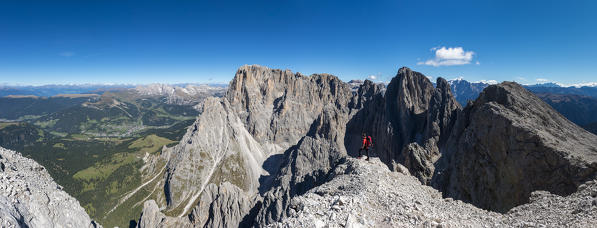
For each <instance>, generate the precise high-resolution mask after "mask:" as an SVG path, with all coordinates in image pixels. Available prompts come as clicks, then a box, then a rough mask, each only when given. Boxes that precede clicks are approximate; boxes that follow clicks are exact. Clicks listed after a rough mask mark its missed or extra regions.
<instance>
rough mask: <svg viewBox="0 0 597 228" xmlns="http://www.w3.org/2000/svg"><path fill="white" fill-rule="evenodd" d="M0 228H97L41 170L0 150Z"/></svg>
mask: <svg viewBox="0 0 597 228" xmlns="http://www.w3.org/2000/svg"><path fill="white" fill-rule="evenodd" d="M0 227H99V225H98V224H96V223H95V222H94V221H92V220H91V219H90V218H89V215H87V213H86V212H85V210H84V209H83V207H81V205H79V202H78V201H77V200H76V199H75V198H73V197H71V196H70V195H68V194H67V193H66V192H64V191H63V190H62V187H61V186H60V185H58V184H56V182H54V180H53V179H52V177H50V174H48V172H47V171H46V170H45V168H44V167H43V166H41V165H39V164H38V163H36V162H35V161H33V160H31V159H29V158H25V157H23V156H21V154H19V153H18V152H15V151H12V150H7V149H4V148H0Z"/></svg>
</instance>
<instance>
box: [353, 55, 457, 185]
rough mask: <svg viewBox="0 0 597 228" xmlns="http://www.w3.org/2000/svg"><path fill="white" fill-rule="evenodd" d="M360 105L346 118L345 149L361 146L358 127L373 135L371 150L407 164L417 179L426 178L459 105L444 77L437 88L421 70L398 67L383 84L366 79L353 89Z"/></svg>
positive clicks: (422, 180) (388, 161) (386, 159)
mask: <svg viewBox="0 0 597 228" xmlns="http://www.w3.org/2000/svg"><path fill="white" fill-rule="evenodd" d="M357 101H358V102H359V103H358V104H362V105H363V106H364V107H363V108H362V109H361V110H360V111H359V113H357V114H356V115H355V117H354V118H353V119H352V120H351V121H350V122H349V126H348V133H347V135H348V136H349V137H350V138H349V139H347V140H346V141H347V142H349V143H348V144H347V149H349V148H350V149H351V150H355V148H356V149H358V147H359V146H360V132H365V133H367V134H368V135H372V136H373V139H374V144H375V145H374V147H373V152H374V154H376V155H378V156H379V158H380V159H381V160H382V161H383V162H384V163H386V164H387V165H388V166H390V167H393V166H392V164H393V163H401V164H403V165H405V166H406V167H407V168H408V169H409V170H410V172H411V173H412V174H413V175H415V176H416V177H417V178H418V179H419V180H420V181H421V182H423V183H428V182H429V181H430V179H431V177H432V175H433V171H434V165H433V163H434V162H435V161H436V160H437V159H438V158H439V156H440V151H439V148H441V146H442V145H443V144H444V143H445V141H446V139H447V137H448V136H449V133H450V131H451V129H452V126H453V125H454V122H455V119H456V118H455V116H456V114H457V112H458V111H459V110H460V109H461V107H460V105H459V104H458V102H456V100H455V99H454V97H453V96H452V93H451V91H450V86H449V84H448V83H447V81H446V80H444V79H443V78H438V80H437V87H436V88H434V87H433V84H432V83H431V81H429V79H428V78H427V77H425V75H423V74H421V73H418V72H415V71H412V70H410V69H408V68H406V67H403V68H400V70H399V71H398V74H397V75H396V77H394V78H393V79H392V81H391V82H390V84H389V85H388V87H387V89H386V90H385V94H384V90H383V89H382V88H380V86H376V85H373V84H372V83H370V82H365V83H364V84H363V85H362V86H361V88H360V89H359V90H358V91H357Z"/></svg>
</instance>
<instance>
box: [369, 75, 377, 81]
mask: <svg viewBox="0 0 597 228" xmlns="http://www.w3.org/2000/svg"><path fill="white" fill-rule="evenodd" d="M367 79H369V80H371V81H373V80H375V79H377V76H375V75H369V77H367Z"/></svg>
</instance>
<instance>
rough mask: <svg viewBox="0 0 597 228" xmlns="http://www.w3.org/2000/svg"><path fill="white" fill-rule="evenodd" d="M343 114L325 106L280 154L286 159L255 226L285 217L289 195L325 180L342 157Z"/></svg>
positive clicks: (265, 198) (300, 192)
mask: <svg viewBox="0 0 597 228" xmlns="http://www.w3.org/2000/svg"><path fill="white" fill-rule="evenodd" d="M346 122H347V116H346V114H345V113H342V112H339V111H338V110H336V109H333V108H326V109H324V111H323V112H322V113H321V114H320V116H319V117H318V118H317V120H316V121H315V122H314V123H313V124H312V126H311V130H310V131H309V133H308V134H307V135H306V136H305V137H303V138H302V139H301V140H300V141H299V143H298V144H297V145H296V146H293V147H291V148H290V149H289V150H287V151H286V152H285V153H284V157H285V158H286V160H285V162H284V163H283V164H282V168H281V169H280V172H278V174H277V176H276V178H275V180H274V182H273V185H272V186H273V188H272V189H271V190H269V191H268V192H266V193H265V194H264V200H263V204H262V206H261V210H260V211H259V214H258V215H257V218H256V220H255V225H256V226H264V225H267V224H270V223H273V222H276V221H279V220H280V219H282V218H284V217H286V216H287V215H288V212H289V205H290V200H291V198H292V197H294V196H297V195H300V194H303V193H305V192H306V191H307V190H309V189H311V188H313V187H316V186H318V185H320V184H322V183H324V182H325V181H327V180H328V174H329V172H330V171H332V170H333V168H334V167H336V165H337V164H338V163H339V162H340V161H341V160H343V159H344V158H345V157H346V150H345V149H344V147H343V138H344V130H345V127H344V126H345V125H346Z"/></svg>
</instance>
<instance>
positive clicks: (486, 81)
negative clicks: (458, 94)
mask: <svg viewBox="0 0 597 228" xmlns="http://www.w3.org/2000/svg"><path fill="white" fill-rule="evenodd" d="M474 83H485V84H489V85H495V84H498V81H496V80H480V81H476V82H474Z"/></svg>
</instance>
